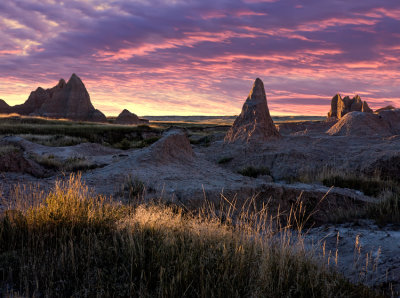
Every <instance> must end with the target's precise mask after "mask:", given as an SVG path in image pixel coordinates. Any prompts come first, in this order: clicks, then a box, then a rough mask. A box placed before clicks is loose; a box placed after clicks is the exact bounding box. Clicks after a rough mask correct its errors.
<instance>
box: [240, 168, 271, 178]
mask: <svg viewBox="0 0 400 298" xmlns="http://www.w3.org/2000/svg"><path fill="white" fill-rule="evenodd" d="M238 173H239V174H241V175H243V176H248V177H252V178H257V177H258V176H261V175H271V172H270V170H269V169H268V168H265V167H260V168H256V167H252V166H250V167H247V168H244V169H242V170H240V171H238Z"/></svg>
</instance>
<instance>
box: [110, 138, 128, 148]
mask: <svg viewBox="0 0 400 298" xmlns="http://www.w3.org/2000/svg"><path fill="white" fill-rule="evenodd" d="M131 146H132V143H131V142H130V141H129V140H128V139H127V138H124V139H123V140H122V141H121V142H119V143H116V144H114V146H113V147H115V148H118V149H122V150H128V149H130V148H131Z"/></svg>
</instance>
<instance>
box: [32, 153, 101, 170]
mask: <svg viewBox="0 0 400 298" xmlns="http://www.w3.org/2000/svg"><path fill="white" fill-rule="evenodd" d="M31 158H32V159H33V160H34V161H36V162H37V163H38V164H40V165H42V166H43V167H45V168H47V169H52V170H56V171H67V172H76V171H87V170H91V169H95V168H97V167H98V165H97V164H95V163H92V162H90V161H88V160H87V159H86V158H84V157H78V156H75V157H69V158H67V159H65V160H61V159H58V158H56V157H55V156H54V155H52V154H49V155H37V154H34V155H31Z"/></svg>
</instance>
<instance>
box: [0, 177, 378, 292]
mask: <svg viewBox="0 0 400 298" xmlns="http://www.w3.org/2000/svg"><path fill="white" fill-rule="evenodd" d="M28 201H29V202H31V204H30V205H27V204H26V202H28ZM210 206H211V205H209V207H210ZM226 207H227V208H226V209H225V210H215V209H214V208H212V207H210V208H207V209H203V210H202V211H201V212H199V213H196V214H197V215H194V214H193V213H185V212H184V210H183V209H181V208H178V207H176V206H170V207H168V206H164V205H161V204H137V205H136V206H134V207H132V206H129V207H128V206H124V205H120V204H116V203H113V202H111V201H109V200H107V199H105V198H103V197H96V196H94V195H93V194H91V193H90V191H89V190H88V189H87V188H86V187H85V186H84V185H82V184H81V182H80V179H79V177H78V178H76V177H74V176H71V178H70V180H69V181H67V182H64V183H61V182H59V183H57V185H56V186H55V188H54V190H53V191H52V192H51V193H49V194H48V195H46V196H44V195H42V194H38V193H35V192H18V191H17V192H16V195H15V198H14V201H13V202H12V206H10V209H9V210H8V211H7V212H6V213H5V215H3V217H2V219H1V221H0V285H1V290H0V295H23V296H47V297H58V296H63V297H66V296H84V297H88V296H89V297H93V296H143V297H150V296H151V297H153V296H158V297H185V296H186V297H216V296H218V297H237V296H242V297H243V296H246V297H282V296H287V297H338V296H344V297H367V296H374V293H373V292H371V291H370V290H369V289H368V288H366V287H363V286H357V285H353V284H351V283H349V282H348V281H346V280H345V279H344V278H342V277H341V276H339V275H338V274H336V273H333V272H332V271H330V270H329V268H327V267H324V266H322V265H321V264H319V265H318V264H317V263H315V262H314V261H313V260H312V259H311V258H310V256H309V255H308V254H307V253H306V251H305V250H304V248H303V246H302V241H301V237H294V238H292V232H291V231H292V230H291V229H289V226H285V227H282V226H280V224H279V223H278V222H276V223H275V224H272V221H273V218H272V217H268V213H267V210H266V209H263V210H261V211H259V212H258V213H257V214H249V213H248V212H246V211H245V209H241V211H240V210H239V211H238V212H235V207H234V206H232V205H229V204H227V206H226ZM218 213H221V214H224V216H219V215H217V214H218ZM294 215H295V213H293V214H291V215H290V217H292V218H293V217H295V216H294ZM272 226H274V227H275V228H272ZM277 232H279V235H281V236H276V233H277ZM274 235H275V236H274ZM294 239H298V240H294Z"/></svg>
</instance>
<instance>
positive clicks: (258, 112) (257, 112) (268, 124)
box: [225, 78, 280, 143]
mask: <svg viewBox="0 0 400 298" xmlns="http://www.w3.org/2000/svg"><path fill="white" fill-rule="evenodd" d="M279 136H280V134H279V132H278V130H277V129H276V127H275V125H274V122H273V121H272V118H271V116H270V114H269V109H268V104H267V97H266V95H265V90H264V84H263V82H262V81H261V80H260V79H259V78H257V79H256V80H255V82H254V84H253V88H252V89H251V91H250V93H249V96H248V97H247V99H246V102H245V103H244V105H243V108H242V112H241V113H240V115H239V116H238V117H237V118H236V120H235V122H234V123H233V126H232V127H231V128H230V129H229V131H228V132H227V134H226V136H225V142H228V143H232V142H236V141H242V142H251V141H265V140H268V139H270V138H274V137H279Z"/></svg>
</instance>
